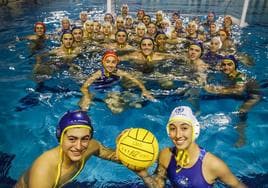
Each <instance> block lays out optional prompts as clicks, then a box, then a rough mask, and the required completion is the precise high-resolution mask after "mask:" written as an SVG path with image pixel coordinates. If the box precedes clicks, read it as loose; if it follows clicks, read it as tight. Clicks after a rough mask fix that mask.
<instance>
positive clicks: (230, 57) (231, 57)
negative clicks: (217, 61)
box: [222, 55, 238, 69]
mask: <svg viewBox="0 0 268 188" xmlns="http://www.w3.org/2000/svg"><path fill="white" fill-rule="evenodd" d="M224 60H230V61H232V62H233V63H234V65H235V69H237V66H238V61H237V59H236V58H235V56H234V55H226V56H224V57H223V59H222V61H224Z"/></svg>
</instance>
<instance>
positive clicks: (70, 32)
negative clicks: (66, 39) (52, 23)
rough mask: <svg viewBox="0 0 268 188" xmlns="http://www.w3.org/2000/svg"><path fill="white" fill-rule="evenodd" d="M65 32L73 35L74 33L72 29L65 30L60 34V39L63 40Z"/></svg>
mask: <svg viewBox="0 0 268 188" xmlns="http://www.w3.org/2000/svg"><path fill="white" fill-rule="evenodd" d="M65 34H70V35H72V36H73V34H72V31H71V30H69V29H68V30H65V31H63V33H62V34H61V36H60V41H62V39H63V35H65Z"/></svg>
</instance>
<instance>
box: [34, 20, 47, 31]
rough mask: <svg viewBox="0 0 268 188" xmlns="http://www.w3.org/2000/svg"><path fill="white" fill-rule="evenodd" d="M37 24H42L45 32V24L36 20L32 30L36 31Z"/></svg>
mask: <svg viewBox="0 0 268 188" xmlns="http://www.w3.org/2000/svg"><path fill="white" fill-rule="evenodd" d="M38 25H42V26H43V27H44V33H45V32H46V25H45V23H44V22H36V23H35V24H34V32H36V27H37V26H38Z"/></svg>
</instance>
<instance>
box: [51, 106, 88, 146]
mask: <svg viewBox="0 0 268 188" xmlns="http://www.w3.org/2000/svg"><path fill="white" fill-rule="evenodd" d="M67 128H88V129H90V133H91V138H92V136H93V127H92V126H91V121H90V118H89V116H88V115H87V113H86V112H85V111H81V110H77V111H68V112H67V113H65V114H64V115H63V116H62V118H61V119H60V121H59V124H58V127H57V132H56V136H57V138H58V140H59V141H60V140H61V137H62V135H63V134H64V132H65V131H66V130H67Z"/></svg>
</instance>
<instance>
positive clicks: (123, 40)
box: [104, 29, 135, 53]
mask: <svg viewBox="0 0 268 188" xmlns="http://www.w3.org/2000/svg"><path fill="white" fill-rule="evenodd" d="M127 39H128V34H127V31H126V30H124V29H119V30H118V31H117V32H116V34H115V42H114V43H110V44H104V47H105V48H106V49H110V50H116V51H117V52H118V53H128V52H130V51H134V50H135V48H134V47H133V46H131V45H129V44H128V42H127Z"/></svg>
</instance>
